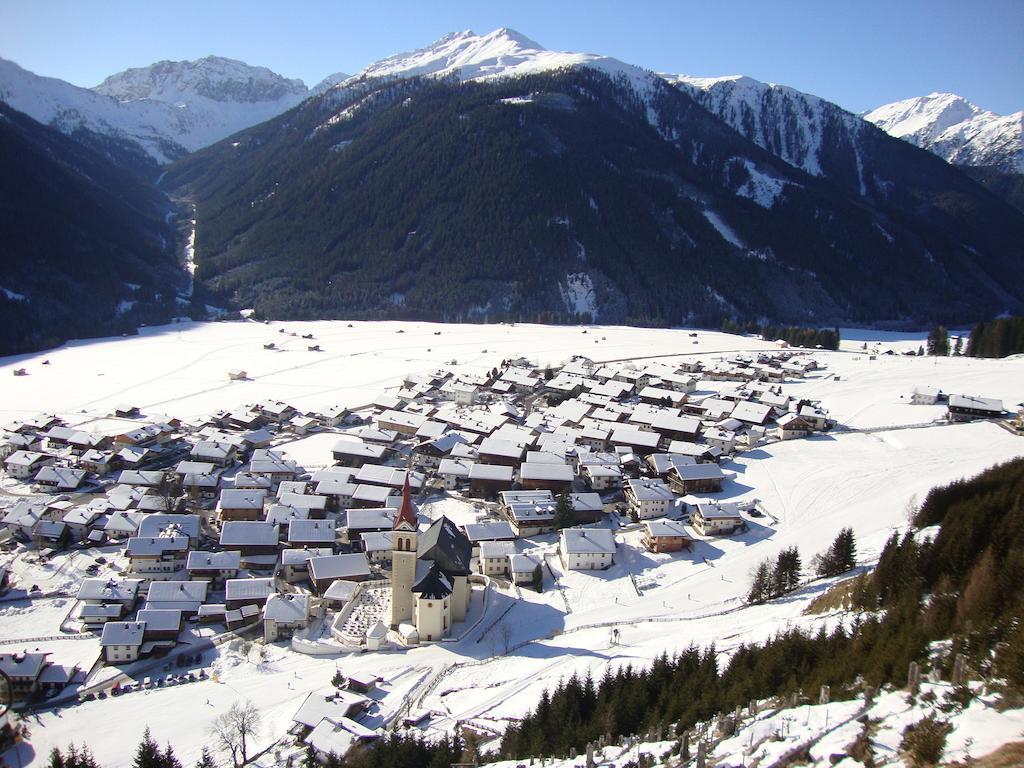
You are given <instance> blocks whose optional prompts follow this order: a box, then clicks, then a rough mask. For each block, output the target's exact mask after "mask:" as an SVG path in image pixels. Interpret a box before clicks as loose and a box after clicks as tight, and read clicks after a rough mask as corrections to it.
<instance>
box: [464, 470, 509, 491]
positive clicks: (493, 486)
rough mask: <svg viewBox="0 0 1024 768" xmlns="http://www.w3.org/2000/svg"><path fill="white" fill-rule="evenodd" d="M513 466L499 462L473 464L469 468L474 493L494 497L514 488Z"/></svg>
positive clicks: (470, 485)
mask: <svg viewBox="0 0 1024 768" xmlns="http://www.w3.org/2000/svg"><path fill="white" fill-rule="evenodd" d="M512 472H513V468H512V467H511V466H505V465H498V464H473V465H472V466H471V467H470V468H469V487H470V489H471V490H472V492H473V493H474V494H476V495H477V496H482V497H485V498H486V497H492V496H494V495H496V494H497V493H499V492H501V491H507V490H510V489H511V488H512Z"/></svg>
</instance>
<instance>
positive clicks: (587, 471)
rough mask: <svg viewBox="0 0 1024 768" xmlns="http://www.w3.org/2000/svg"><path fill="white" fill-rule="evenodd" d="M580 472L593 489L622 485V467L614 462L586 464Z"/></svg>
mask: <svg viewBox="0 0 1024 768" xmlns="http://www.w3.org/2000/svg"><path fill="white" fill-rule="evenodd" d="M580 474H581V475H582V476H583V479H584V480H586V481H587V483H588V484H589V485H590V487H591V488H593V489H594V490H595V491H605V490H608V489H610V488H620V487H621V486H622V468H621V467H620V466H619V465H618V464H617V463H616V464H586V465H584V466H583V467H582V469H581V472H580Z"/></svg>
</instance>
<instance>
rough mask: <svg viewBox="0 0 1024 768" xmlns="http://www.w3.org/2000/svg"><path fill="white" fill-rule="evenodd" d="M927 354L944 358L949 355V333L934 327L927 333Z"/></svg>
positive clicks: (942, 327) (940, 327)
mask: <svg viewBox="0 0 1024 768" xmlns="http://www.w3.org/2000/svg"><path fill="white" fill-rule="evenodd" d="M928 354H929V355H936V356H938V357H945V356H947V355H948V354H949V331H947V330H946V328H945V327H944V326H941V325H936V326H935V327H934V328H932V329H931V331H929V333H928Z"/></svg>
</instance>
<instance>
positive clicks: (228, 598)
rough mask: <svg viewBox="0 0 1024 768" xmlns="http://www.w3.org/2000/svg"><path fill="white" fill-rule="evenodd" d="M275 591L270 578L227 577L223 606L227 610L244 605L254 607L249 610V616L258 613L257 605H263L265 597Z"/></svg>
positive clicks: (234, 609) (237, 608)
mask: <svg viewBox="0 0 1024 768" xmlns="http://www.w3.org/2000/svg"><path fill="white" fill-rule="evenodd" d="M275 592H277V589H275V587H274V580H273V579H272V578H266V579H228V580H227V583H226V584H225V585H224V607H225V608H226V609H227V610H228V611H237V610H239V609H241V608H243V607H246V606H251V607H256V611H255V612H250V613H249V616H253V615H259V607H262V606H263V605H265V604H266V602H267V598H268V597H270V596H271V595H272V594H274V593H275ZM246 618H248V616H247V617H246Z"/></svg>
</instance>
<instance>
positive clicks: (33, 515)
mask: <svg viewBox="0 0 1024 768" xmlns="http://www.w3.org/2000/svg"><path fill="white" fill-rule="evenodd" d="M45 513H46V509H45V507H43V505H41V504H35V503H32V502H30V501H24V500H22V501H18V502H15V504H14V506H12V507H11V508H10V509H9V510H6V511H5V513H4V516H3V520H2V523H3V526H4V528H5V529H7V530H9V531H10V532H11V533H12V534H14V533H20V534H21V535H23V536H25V537H26V538H28V537H30V536H31V535H32V531H33V530H34V529H35V527H36V524H37V523H38V522H39V521H40V520H43V519H44V515H45Z"/></svg>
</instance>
